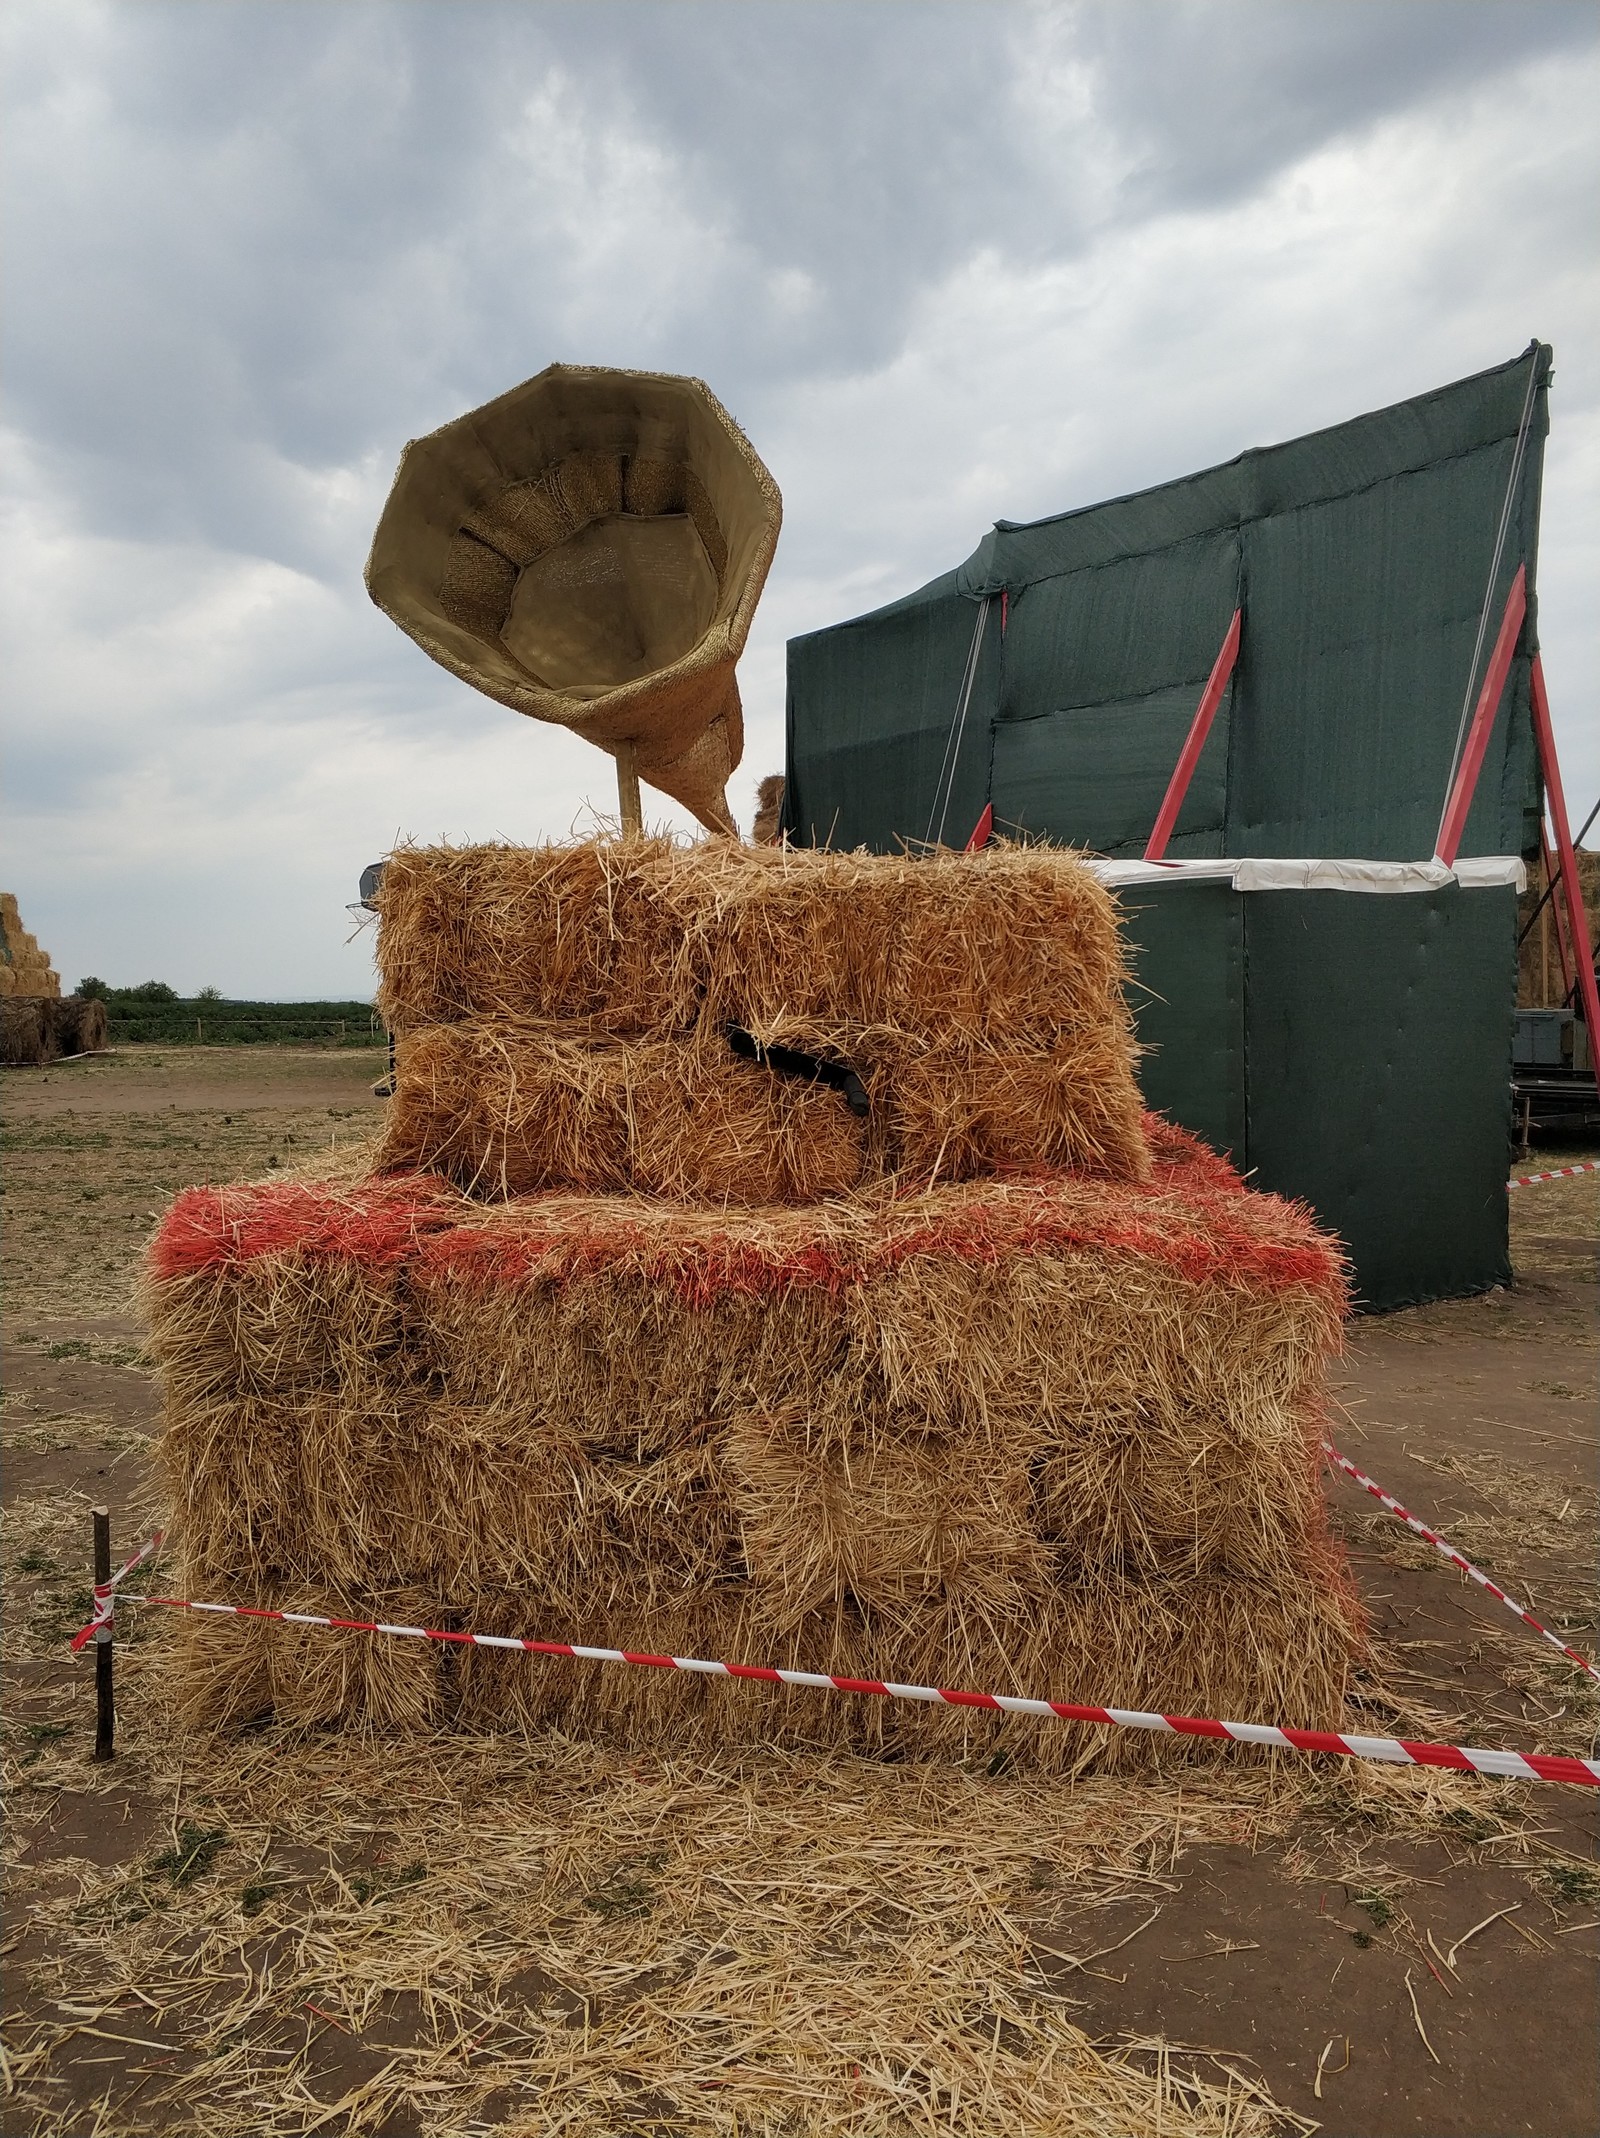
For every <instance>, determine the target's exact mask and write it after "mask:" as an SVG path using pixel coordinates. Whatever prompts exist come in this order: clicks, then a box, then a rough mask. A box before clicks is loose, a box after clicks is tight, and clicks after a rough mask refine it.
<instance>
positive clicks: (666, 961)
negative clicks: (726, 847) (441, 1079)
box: [377, 839, 698, 1032]
mask: <svg viewBox="0 0 1600 2138" xmlns="http://www.w3.org/2000/svg"><path fill="white" fill-rule="evenodd" d="M680 854H681V850H679V849H675V848H674V847H673V846H672V845H671V843H670V842H669V841H668V840H665V839H624V840H590V841H587V842H584V843H582V844H578V845H570V846H543V847H518V846H469V847H425V848H422V847H401V848H400V849H399V850H398V851H397V852H395V853H394V854H391V855H390V857H389V859H388V862H387V863H386V865H385V868H384V874H383V883H382V886H381V887H380V889H379V892H378V895H377V905H378V910H379V931H378V967H379V976H380V986H379V993H378V1008H379V1011H380V1013H381V1014H382V1016H383V1017H384V1018H385V1020H386V1021H387V1022H388V1023H389V1025H390V1026H392V1027H393V1029H394V1030H396V1031H400V1032H407V1031H412V1030H415V1029H416V1028H417V1027H418V1026H421V1025H425V1024H436V1023H446V1022H452V1021H454V1020H456V1019H460V1018H511V1019H519V1018H523V1019H526V1018H532V1019H537V1020H544V1021H554V1020H567V1019H576V1020H583V1021H585V1022H591V1023H593V1024H594V1025H595V1026H596V1027H597V1028H599V1029H602V1030H606V1031H629V1032H643V1031H679V1030H684V1029H687V1027H688V1026H689V1025H691V1024H692V1023H693V1022H694V1020H695V1016H696V1014H697V1010H698V998H697V994H696V989H695V984H694V975H693V973H692V972H691V971H690V970H689V969H688V967H687V965H686V963H685V960H684V956H683V952H684V944H685V937H686V933H687V922H686V916H685V911H684V907H683V903H682V900H681V897H680V895H679V894H680V892H681V890H682V888H683V885H682V882H681V880H680V879H681V877H682V873H683V872H682V869H681V867H680V865H679V863H680Z"/></svg>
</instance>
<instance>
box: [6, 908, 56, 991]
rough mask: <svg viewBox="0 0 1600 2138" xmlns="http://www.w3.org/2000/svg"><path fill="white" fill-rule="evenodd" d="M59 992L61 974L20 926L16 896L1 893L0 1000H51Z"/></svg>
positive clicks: (20, 916) (33, 938) (20, 920)
mask: <svg viewBox="0 0 1600 2138" xmlns="http://www.w3.org/2000/svg"><path fill="white" fill-rule="evenodd" d="M60 993H61V975H60V974H59V973H58V972H57V971H56V970H55V969H54V967H53V966H52V965H51V963H50V959H49V956H48V954H47V953H46V952H45V951H42V950H41V949H40V948H39V944H38V940H37V938H36V937H35V936H33V935H31V934H30V933H29V931H28V930H27V929H26V928H24V927H23V925H22V915H21V913H20V912H19V911H18V909H17V900H16V894H15V893H14V892H12V891H0V999H7V998H10V999H15V998H17V997H23V998H26V999H29V1000H39V1001H53V1000H55V999H56V998H57V997H58V996H59V995H60Z"/></svg>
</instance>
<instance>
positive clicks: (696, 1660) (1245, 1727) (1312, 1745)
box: [140, 1596, 1600, 1789]
mask: <svg viewBox="0 0 1600 2138" xmlns="http://www.w3.org/2000/svg"><path fill="white" fill-rule="evenodd" d="M140 1601H141V1602H143V1603H152V1604H161V1605H164V1606H165V1607H166V1608H167V1609H169V1610H174V1611H205V1612H216V1613H218V1614H220V1615H223V1616H226V1617H229V1618H259V1619H268V1620H271V1621H273V1622H275V1623H276V1624H278V1625H282V1626H315V1627H319V1628H322V1629H324V1630H326V1631H329V1632H334V1633H385V1634H391V1635H394V1636H395V1637H397V1638H399V1639H402V1640H413V1641H447V1642H449V1643H451V1644H452V1645H454V1646H457V1647H464V1648H500V1649H510V1650H511V1651H512V1652H513V1653H516V1654H521V1655H546V1656H567V1657H570V1658H571V1659H572V1660H573V1661H575V1662H580V1663H632V1664H635V1665H639V1666H642V1667H644V1668H647V1669H651V1670H686V1671H690V1672H693V1673H694V1674H695V1675H697V1676H700V1677H713V1678H751V1679H755V1680H756V1681H757V1682H759V1683H761V1684H764V1685H793V1686H801V1687H807V1688H811V1689H813V1690H816V1691H819V1692H836V1693H871V1694H875V1695H876V1696H877V1697H878V1698H880V1699H884V1700H918V1701H923V1702H927V1703H932V1704H941V1703H942V1704H943V1705H944V1706H947V1707H971V1708H986V1709H989V1710H992V1711H994V1712H996V1713H999V1714H1003V1715H1039V1716H1044V1717H1047V1718H1055V1719H1057V1720H1060V1721H1063V1722H1099V1723H1107V1724H1110V1725H1112V1726H1113V1727H1115V1728H1118V1729H1124V1730H1157V1731H1162V1732H1165V1733H1167V1734H1169V1735H1175V1736H1179V1737H1221V1738H1231V1739H1232V1740H1233V1741H1234V1742H1235V1743H1236V1744H1248V1745H1281V1746H1283V1747H1284V1748H1286V1749H1287V1750H1290V1751H1296V1752H1325V1753H1333V1754H1336V1755H1338V1756H1339V1757H1341V1758H1344V1759H1367V1760H1377V1761H1380V1762H1382V1763H1383V1764H1384V1765H1386V1766H1399V1767H1453V1768H1455V1769H1457V1770H1458V1771H1460V1772H1463V1773H1469V1774H1492V1775H1499V1776H1502V1777H1504V1778H1505V1779H1507V1780H1510V1781H1524V1782H1578V1783H1582V1784H1583V1785H1584V1786H1586V1787H1588V1788H1591V1789H1595V1788H1600V1759H1575V1758H1572V1757H1571V1756H1570V1755H1568V1754H1565V1753H1556V1752H1490V1751H1483V1750H1480V1749H1478V1748H1476V1747H1473V1746H1467V1745H1430V1744H1416V1743H1413V1742H1411V1741H1410V1740H1408V1739H1405V1738H1400V1737H1351V1736H1347V1735H1345V1734H1344V1733H1342V1732H1337V1731H1333V1730H1290V1729H1279V1728H1277V1727H1276V1726H1275V1725H1273V1724H1270V1723H1264V1722H1212V1721H1209V1720H1206V1719H1203V1718H1201V1717H1198V1716H1194V1715H1150V1714H1144V1713H1142V1712H1141V1711H1140V1710H1138V1709H1136V1708H1121V1707H1082V1706H1078V1705H1076V1704H1075V1703H1073V1702H1071V1701H1067V1700H1025V1699H1021V1698H1019V1697H1018V1696H1016V1695H1015V1694H1009V1693H968V1692H955V1691H952V1690H951V1689H950V1688H949V1687H948V1686H943V1685H894V1684H889V1683H885V1682H883V1681H881V1680H879V1679H876V1678H835V1677H830V1676H828V1675H827V1674H825V1673H824V1672H822V1671H814V1670H774V1669H772V1668H771V1667H770V1666H767V1665H765V1664H758V1663H710V1662H706V1661H705V1660H704V1659H703V1658H702V1657H700V1656H687V1655H632V1654H630V1653H629V1652H628V1651H627V1650H626V1649H623V1648H585V1647H581V1646H579V1645H578V1644H577V1643H576V1642H572V1641H531V1640H523V1639H520V1638H518V1637H517V1636H515V1635H511V1634H503V1633H444V1632H440V1631H438V1630H436V1629H435V1628H433V1627H430V1626H390V1625H385V1624H383V1623H382V1622H381V1621H379V1620H376V1619H362V1618H323V1617H320V1616H319V1615H318V1614H317V1613H315V1612H312V1611H264V1610H260V1609H258V1608H257V1607H255V1606H253V1605H250V1604H224V1603H196V1602H195V1601H193V1600H192V1599H191V1598H188V1597H182V1596H146V1597H142V1598H141V1599H140Z"/></svg>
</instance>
